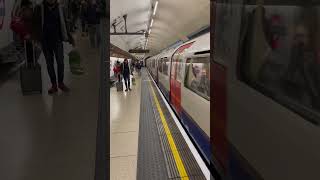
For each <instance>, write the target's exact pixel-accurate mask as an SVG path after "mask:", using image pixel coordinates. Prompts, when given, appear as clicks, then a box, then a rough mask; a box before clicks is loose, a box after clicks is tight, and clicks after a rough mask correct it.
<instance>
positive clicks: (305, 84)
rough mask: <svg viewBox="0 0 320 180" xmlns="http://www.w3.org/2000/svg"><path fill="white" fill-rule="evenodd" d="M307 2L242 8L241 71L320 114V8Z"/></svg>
mask: <svg viewBox="0 0 320 180" xmlns="http://www.w3.org/2000/svg"><path fill="white" fill-rule="evenodd" d="M250 2H252V0H251V1H250ZM265 2H268V1H265ZM309 2H310V3H305V5H304V6H300V5H297V4H292V5H288V4H286V5H279V4H278V5H272V3H268V5H265V4H263V3H262V1H259V3H256V4H250V5H248V4H247V5H245V6H244V14H243V20H242V31H241V41H242V42H241V46H240V48H241V54H240V60H239V62H238V63H239V66H238V67H239V73H238V75H239V78H240V79H241V80H242V81H244V82H246V83H247V84H249V85H250V86H252V87H254V88H256V89H257V90H259V91H260V92H262V93H264V94H265V95H267V96H269V97H271V98H273V99H275V100H276V101H278V102H279V103H281V104H283V105H285V106H287V107H289V108H291V109H292V110H294V111H296V112H298V113H299V114H302V115H304V116H309V117H310V118H312V117H311V116H313V117H314V116H319V112H320V41H319V40H320V31H319V30H320V29H319V28H320V23H319V22H320V21H319V20H320V6H319V5H315V4H313V3H311V1H309ZM313 119H314V118H313Z"/></svg>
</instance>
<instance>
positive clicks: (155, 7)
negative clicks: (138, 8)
mask: <svg viewBox="0 0 320 180" xmlns="http://www.w3.org/2000/svg"><path fill="white" fill-rule="evenodd" d="M158 3H159V2H158V1H156V5H155V6H154V9H153V15H156V11H157V7H158Z"/></svg>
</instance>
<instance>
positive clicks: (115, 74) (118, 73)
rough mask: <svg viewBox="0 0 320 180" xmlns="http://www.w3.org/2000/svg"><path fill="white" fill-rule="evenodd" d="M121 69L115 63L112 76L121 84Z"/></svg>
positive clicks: (117, 63)
mask: <svg viewBox="0 0 320 180" xmlns="http://www.w3.org/2000/svg"><path fill="white" fill-rule="evenodd" d="M120 71H121V68H120V62H119V61H117V62H116V64H115V65H114V67H113V72H114V76H115V77H117V78H118V81H119V82H121V72H120Z"/></svg>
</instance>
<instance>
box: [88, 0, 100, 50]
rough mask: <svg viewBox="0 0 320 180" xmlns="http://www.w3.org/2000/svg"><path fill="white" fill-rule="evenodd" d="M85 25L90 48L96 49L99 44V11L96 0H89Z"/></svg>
mask: <svg viewBox="0 0 320 180" xmlns="http://www.w3.org/2000/svg"><path fill="white" fill-rule="evenodd" d="M87 12H88V13H87V23H88V31H89V39H90V43H91V47H92V48H96V47H98V46H99V44H100V33H99V24H100V9H99V6H98V5H97V3H96V0H90V2H89V5H88V9H87Z"/></svg>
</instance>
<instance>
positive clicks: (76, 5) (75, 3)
mask: <svg viewBox="0 0 320 180" xmlns="http://www.w3.org/2000/svg"><path fill="white" fill-rule="evenodd" d="M79 12H80V2H79V0H71V17H72V20H71V31H72V32H73V31H75V30H76V29H77V20H78V18H79Z"/></svg>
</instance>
